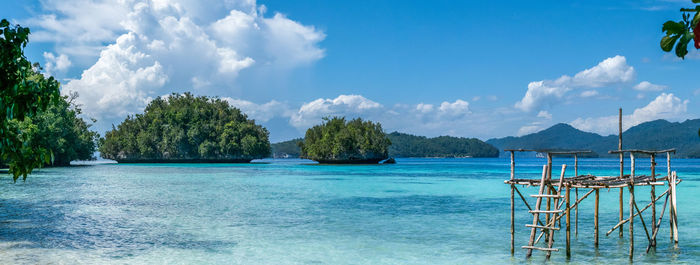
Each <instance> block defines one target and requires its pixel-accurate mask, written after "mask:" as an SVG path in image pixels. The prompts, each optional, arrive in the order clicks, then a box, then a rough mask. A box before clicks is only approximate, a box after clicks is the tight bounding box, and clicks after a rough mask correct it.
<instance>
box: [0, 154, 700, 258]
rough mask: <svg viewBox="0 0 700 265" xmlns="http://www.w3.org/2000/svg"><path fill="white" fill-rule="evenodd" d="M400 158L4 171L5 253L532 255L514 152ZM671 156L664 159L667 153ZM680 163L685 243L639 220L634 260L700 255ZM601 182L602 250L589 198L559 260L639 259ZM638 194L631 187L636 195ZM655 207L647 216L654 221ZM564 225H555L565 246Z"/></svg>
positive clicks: (529, 165)
mask: <svg viewBox="0 0 700 265" xmlns="http://www.w3.org/2000/svg"><path fill="white" fill-rule="evenodd" d="M397 160H398V164H395V165H366V166H359V165H347V166H325V165H311V164H308V163H307V161H304V160H263V162H265V163H257V164H241V165H227V164H186V165H177V164H165V165H163V164H134V165H115V164H111V165H110V164H107V165H95V166H80V167H70V168H50V169H42V170H38V171H36V173H35V174H33V175H31V176H30V177H29V178H28V180H27V181H26V182H24V183H22V182H18V183H17V184H12V183H11V180H10V178H9V177H5V178H3V182H4V184H2V185H0V253H2V254H0V264H8V263H25V264H37V263H39V264H46V263H52V264H75V263H84V264H95V263H112V264H134V263H136V264H161V263H170V264H504V263H505V264H508V263H512V264H519V263H523V262H527V260H526V259H525V258H524V256H525V252H524V251H523V250H521V249H519V248H518V249H516V254H515V256H513V257H512V256H511V255H510V235H509V231H510V221H509V216H510V213H509V212H510V199H509V196H510V191H509V186H508V185H505V184H503V180H505V179H507V178H509V170H510V167H509V161H508V160H507V159H502V158H498V159H397ZM659 160H663V161H660V162H659V165H658V166H659V167H661V168H665V159H659ZM517 162H518V164H517V165H516V172H517V173H518V176H519V177H531V178H539V175H540V171H541V166H542V164H543V163H544V160H543V159H535V158H531V159H519V160H517ZM561 163H567V164H570V165H572V164H573V161H571V160H568V159H558V160H557V159H555V165H558V164H561ZM626 164H629V163H626ZM617 166H618V161H617V160H615V159H581V160H580V170H579V173H582V174H583V173H594V174H609V175H615V174H617V172H618V168H617ZM648 167H649V164H648V162H646V159H642V160H641V161H639V162H638V167H637V172H638V174H641V173H647V174H648V170H649V168H648ZM672 167H673V170H676V171H678V175H679V177H680V178H682V179H683V183H681V184H680V185H679V186H678V213H679V215H678V219H679V230H680V246H679V248H678V249H674V248H673V247H672V246H671V244H670V240H669V236H668V235H669V228H668V227H669V225H668V218H667V217H668V213H666V216H665V217H664V221H663V223H662V225H661V231H660V232H659V237H658V248H657V250H656V253H652V254H645V253H644V251H645V248H646V243H647V240H646V235H645V234H644V230H643V228H642V226H641V223H640V222H639V219H635V246H636V250H635V261H636V262H639V263H663V264H667V263H695V262H697V260H700V228H698V225H697V224H698V222H697V221H696V220H697V219H698V218H700V204H699V203H698V200H697V199H696V198H697V196H698V195H697V194H700V188H699V187H698V183H699V182H698V181H699V180H700V160H688V159H677V160H673V162H672ZM569 169H570V170H569V171H568V175H569V176H571V175H572V173H573V172H572V170H573V168H571V167H570V168H569ZM664 170H665V169H662V170H660V171H661V172H665V171H664ZM555 172H559V170H555ZM520 190H521V191H522V192H525V193H534V192H536V189H535V188H520ZM660 190H662V189H660ZM661 192H663V190H662V191H661ZM584 193H585V191H582V190H580V191H579V194H580V195H583V194H584ZM658 193H660V192H657V194H658ZM600 194H601V203H600V206H601V210H600V211H601V215H600V223H601V228H600V230H601V234H600V246H599V248H598V249H597V250H596V249H595V248H594V247H593V239H592V237H593V204H592V203H593V200H592V198H593V197H592V196H591V197H589V199H587V200H586V201H584V202H583V203H582V204H581V206H580V208H579V209H580V213H579V234H578V237H573V236H572V237H573V239H572V241H573V247H572V252H573V256H572V258H571V259H570V260H568V261H567V259H566V258H565V255H564V253H563V252H559V253H556V252H555V253H553V255H552V263H566V262H570V263H574V264H580V263H627V262H628V261H629V259H628V256H627V253H628V252H627V251H628V242H627V240H628V235H627V226H625V227H624V233H625V235H624V237H622V238H619V237H618V234H617V232H615V233H613V234H611V235H610V236H609V237H606V236H605V232H606V231H607V230H608V229H610V228H611V227H612V226H613V225H614V224H615V223H617V218H618V217H617V215H618V213H617V211H618V209H617V205H618V202H617V200H616V199H617V197H618V191H617V190H615V189H613V190H610V191H607V190H601V193H600ZM524 195H525V196H527V195H526V194H524ZM516 196H517V195H516ZM628 196H629V195H628V193H627V192H626V191H625V200H626V199H628ZM636 196H637V200H639V201H641V202H638V205H640V207H641V205H646V204H647V203H648V202H649V200H650V198H649V190H648V188H637V189H636ZM516 199H517V198H516ZM531 199H532V198H531ZM530 203H531V204H533V203H534V199H532V200H531V201H530ZM627 205H628V204H627V202H625V207H626V206H627ZM662 205H663V201H661V202H660V203H659V206H658V211H661V209H660V208H661V206H662ZM516 209H517V210H516V247H519V246H522V245H525V244H526V243H527V237H528V236H529V230H527V229H526V228H525V227H524V225H525V224H526V223H531V222H532V218H531V215H529V214H528V213H527V212H526V210H525V206H524V205H523V204H522V203H521V202H520V201H519V199H518V200H516ZM628 211H629V209H625V216H627V215H628V214H629V212H628ZM649 214H650V213H649V212H648V211H647V212H644V214H643V215H644V216H645V217H646V218H647V219H648V215H649ZM572 220H573V218H572ZM572 234H573V228H572ZM563 236H564V233H563V232H558V233H557V234H556V237H555V239H556V242H555V247H558V248H560V249H561V250H562V251H563V248H564V237H563ZM543 261H544V254H543V253H538V252H535V254H534V256H533V258H532V259H531V260H530V261H529V262H530V263H535V264H539V263H542V262H543Z"/></svg>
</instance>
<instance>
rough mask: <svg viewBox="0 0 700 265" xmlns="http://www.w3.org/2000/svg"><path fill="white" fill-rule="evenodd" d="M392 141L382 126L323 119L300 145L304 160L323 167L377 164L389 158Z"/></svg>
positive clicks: (355, 121)
mask: <svg viewBox="0 0 700 265" xmlns="http://www.w3.org/2000/svg"><path fill="white" fill-rule="evenodd" d="M389 145H391V141H390V140H389V138H388V137H387V136H386V134H385V133H384V130H382V125H381V124H379V123H374V122H372V121H364V120H362V119H361V118H356V119H353V120H350V121H346V120H345V118H344V117H333V118H324V121H323V123H322V124H320V125H316V126H314V127H311V128H309V129H308V130H307V131H306V135H305V136H304V141H303V142H300V143H299V147H300V148H301V158H306V159H311V160H314V161H317V162H319V163H322V164H376V163H379V161H382V160H385V159H387V158H389Z"/></svg>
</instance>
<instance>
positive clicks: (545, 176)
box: [504, 149, 681, 260]
mask: <svg viewBox="0 0 700 265" xmlns="http://www.w3.org/2000/svg"><path fill="white" fill-rule="evenodd" d="M505 151H507V152H510V158H511V161H510V162H511V164H510V166H511V172H510V179H509V180H505V181H504V183H505V184H508V185H510V186H511V198H510V199H511V213H510V214H511V255H514V253H515V194H516V193H517V194H518V196H519V197H520V199H521V200H522V202H523V203H524V204H525V206H526V207H527V210H528V213H529V214H532V215H533V221H532V224H526V225H525V227H526V228H527V229H530V239H529V241H528V244H527V245H525V246H522V247H521V248H522V249H525V250H526V253H527V254H526V257H528V258H529V257H530V256H531V255H532V251H533V250H538V251H544V252H545V253H546V258H547V259H549V258H550V256H551V253H552V252H558V251H559V249H558V248H556V247H555V246H554V245H553V235H554V232H555V231H560V230H562V227H561V219H562V218H565V220H566V221H565V224H566V227H565V230H564V231H565V232H566V242H565V243H566V246H565V247H566V256H567V258H568V257H571V224H572V222H571V215H572V212H573V214H575V217H574V218H575V220H574V226H575V235H576V236H577V235H578V205H579V203H580V202H581V201H583V200H584V199H586V198H587V197H588V196H589V195H591V194H595V195H594V197H595V209H594V220H593V224H594V231H593V245H594V247H595V248H597V247H598V240H599V222H598V219H599V214H598V212H599V201H600V198H599V197H600V192H599V190H600V189H613V188H617V189H619V190H620V196H619V200H620V201H619V202H620V203H619V207H620V214H619V216H617V217H618V218H619V219H618V223H617V224H616V225H615V226H613V227H612V228H611V229H610V230H608V232H607V233H606V236H609V235H610V234H611V233H612V232H613V231H615V230H618V229H619V231H620V233H619V235H620V237H622V227H623V226H624V224H628V227H629V232H628V234H629V243H630V248H629V256H630V260H632V259H633V257H634V250H635V248H634V223H635V222H634V220H635V218H637V217H638V219H639V220H640V221H641V224H642V227H643V228H644V231H645V234H646V238H647V240H648V245H647V248H646V251H647V252H649V250H650V249H652V248H656V245H657V240H656V239H657V235H658V233H659V229H660V227H661V222H662V220H663V217H664V213H665V211H666V208H667V206H668V209H669V220H670V221H669V222H670V226H669V227H670V239H671V242H672V244H673V246H674V247H677V246H678V224H677V220H678V217H677V212H676V185H677V184H679V183H680V182H681V179H679V178H678V177H677V175H676V172H675V171H671V153H675V149H667V150H638V149H629V150H614V151H610V153H611V154H620V175H618V176H594V175H590V174H584V175H579V174H578V170H579V168H578V156H579V155H581V154H585V153H588V152H590V151H586V150H577V151H548V150H527V149H508V150H505ZM515 152H538V153H542V154H546V158H547V163H546V164H545V165H543V169H542V177H541V178H540V179H524V178H515V155H514V153H515ZM625 154H629V156H630V162H631V165H630V173H629V174H624V160H623V159H622V158H623V155H625ZM639 154H643V155H647V156H649V158H650V168H651V174H650V175H636V174H635V167H636V165H635V164H636V160H637V159H636V158H635V155H639ZM658 154H665V155H666V160H667V167H666V174H665V175H661V174H656V156H657V155H658ZM555 156H573V157H574V174H573V176H572V177H565V175H566V169H567V165H565V164H564V165H562V168H561V174H560V176H559V178H558V179H552V169H554V168H553V166H552V159H553V157H555ZM518 186H521V187H538V190H539V191H538V193H537V194H531V195H530V196H529V197H532V198H535V200H536V201H535V203H534V204H533V205H534V207H533V206H531V204H530V203H529V202H528V200H527V199H526V198H525V196H523V194H522V193H521V192H520V190H519V189H518ZM637 186H649V187H650V198H651V202H650V203H649V204H647V205H646V206H644V207H643V208H640V207H639V206H638V205H637V203H636V201H635V192H634V188H635V187H637ZM656 187H666V190H665V191H664V192H663V193H662V194H661V195H659V196H657V195H656ZM579 189H584V190H588V191H587V192H586V193H585V194H584V195H583V196H581V197H580V198H579V192H578V190H579ZM624 189H627V190H628V191H629V215H628V218H624V213H623V211H624V207H623V190H624ZM572 191H573V192H575V200H574V201H573V204H572V201H571V193H572ZM662 198H665V202H664V205H663V209H662V210H661V212H660V213H661V215H660V217H658V218H657V216H656V215H657V212H656V206H657V205H656V204H657V202H659V201H660V200H661V199H662ZM543 203H545V205H546V206H543V205H542V204H543ZM541 207H545V208H544V209H543V208H541ZM648 209H651V216H649V217H650V218H649V220H645V219H644V217H643V215H642V213H643V212H644V211H646V210H648ZM541 215H543V216H544V218H543V219H544V220H542V218H540V217H541ZM647 223H649V226H648V225H647ZM538 230H539V231H538ZM538 232H539V235H538ZM542 237H544V239H545V240H544V244H545V245H544V246H537V244H538V243H539V241H540V239H541V238H542Z"/></svg>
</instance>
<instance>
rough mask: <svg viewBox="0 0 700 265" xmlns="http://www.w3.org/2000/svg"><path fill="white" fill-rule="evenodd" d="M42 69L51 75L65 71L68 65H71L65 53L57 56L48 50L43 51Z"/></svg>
mask: <svg viewBox="0 0 700 265" xmlns="http://www.w3.org/2000/svg"><path fill="white" fill-rule="evenodd" d="M44 60H46V62H45V63H44V70H45V71H46V73H47V74H49V75H53V74H55V73H57V72H65V71H66V70H68V67H70V66H71V61H70V60H69V59H68V56H66V55H65V54H60V55H58V56H56V55H54V54H53V53H50V52H44Z"/></svg>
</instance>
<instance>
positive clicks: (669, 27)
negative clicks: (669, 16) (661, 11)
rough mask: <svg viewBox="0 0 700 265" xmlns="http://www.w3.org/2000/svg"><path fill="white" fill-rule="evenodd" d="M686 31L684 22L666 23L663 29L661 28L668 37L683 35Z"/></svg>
mask: <svg viewBox="0 0 700 265" xmlns="http://www.w3.org/2000/svg"><path fill="white" fill-rule="evenodd" d="M684 30H685V26H684V25H683V23H682V22H675V21H671V20H669V21H666V23H664V25H663V27H661V31H662V32H666V35H667V36H668V35H671V34H681V33H683V31H684Z"/></svg>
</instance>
